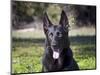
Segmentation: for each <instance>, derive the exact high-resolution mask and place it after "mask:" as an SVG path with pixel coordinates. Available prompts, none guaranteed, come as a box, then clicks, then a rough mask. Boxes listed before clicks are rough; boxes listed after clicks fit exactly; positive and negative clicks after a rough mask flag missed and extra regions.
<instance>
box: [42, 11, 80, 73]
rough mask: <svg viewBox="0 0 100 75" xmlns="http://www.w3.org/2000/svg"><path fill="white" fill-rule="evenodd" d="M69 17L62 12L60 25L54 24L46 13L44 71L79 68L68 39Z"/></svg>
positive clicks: (44, 24)
mask: <svg viewBox="0 0 100 75" xmlns="http://www.w3.org/2000/svg"><path fill="white" fill-rule="evenodd" d="M68 27H69V23H68V18H67V16H66V14H65V12H64V11H62V13H61V19H60V22H59V25H53V24H52V23H51V22H50V20H49V18H48V16H47V13H46V12H45V13H44V18H43V28H44V33H45V35H46V40H45V52H44V56H43V59H42V65H43V66H42V72H56V71H71V70H79V67H78V65H77V63H76V61H75V60H74V58H73V53H72V50H71V48H70V42H69V39H68Z"/></svg>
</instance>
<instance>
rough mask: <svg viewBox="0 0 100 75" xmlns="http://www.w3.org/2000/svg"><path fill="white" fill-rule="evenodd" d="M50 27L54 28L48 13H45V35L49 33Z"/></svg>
mask: <svg viewBox="0 0 100 75" xmlns="http://www.w3.org/2000/svg"><path fill="white" fill-rule="evenodd" d="M50 26H52V23H51V21H50V20H49V18H48V15H47V13H46V12H45V13H44V17H43V28H44V32H45V33H46V32H47V31H48V27H50Z"/></svg>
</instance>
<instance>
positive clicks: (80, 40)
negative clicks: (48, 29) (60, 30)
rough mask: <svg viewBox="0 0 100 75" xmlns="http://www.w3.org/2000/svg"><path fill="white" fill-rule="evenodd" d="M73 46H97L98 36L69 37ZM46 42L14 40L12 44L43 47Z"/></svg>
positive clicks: (41, 39)
mask: <svg viewBox="0 0 100 75" xmlns="http://www.w3.org/2000/svg"><path fill="white" fill-rule="evenodd" d="M69 39H70V42H71V45H85V44H86V45H87V44H96V36H72V37H69ZM44 42H45V38H40V39H36V38H35V39H34V38H33V39H29V38H28V39H27V38H12V43H19V45H20V44H21V43H23V44H26V45H25V46H29V45H35V44H36V45H38V46H43V45H44Z"/></svg>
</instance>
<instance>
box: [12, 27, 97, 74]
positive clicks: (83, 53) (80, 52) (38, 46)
mask: <svg viewBox="0 0 100 75" xmlns="http://www.w3.org/2000/svg"><path fill="white" fill-rule="evenodd" d="M86 30H87V31H85V32H82V33H81V31H79V32H80V34H81V35H80V34H76V35H74V36H70V37H69V38H70V42H71V48H72V50H73V54H74V58H75V60H76V61H77V63H78V65H79V67H80V70H88V69H96V45H95V44H96V41H95V40H96V37H95V32H94V30H91V29H90V30H89V31H92V32H89V31H88V29H86ZM85 33H86V35H84V34H85ZM92 33H93V34H92ZM90 34H92V35H90ZM43 51H44V35H43V33H41V31H38V32H17V31H15V32H12V73H28V72H30V73H31V72H41V68H42V66H41V60H42V55H43Z"/></svg>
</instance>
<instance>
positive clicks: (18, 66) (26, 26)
mask: <svg viewBox="0 0 100 75" xmlns="http://www.w3.org/2000/svg"><path fill="white" fill-rule="evenodd" d="M11 7H12V11H11V21H12V25H11V27H12V73H33V72H41V67H42V65H41V60H42V55H43V51H44V40H45V35H44V32H43V27H42V26H43V22H42V18H43V13H44V12H47V14H48V16H49V18H50V20H51V21H52V23H53V24H56V25H57V24H58V23H59V20H60V14H61V11H62V10H64V11H65V12H66V15H67V17H68V20H69V25H70V27H69V38H70V42H71V48H72V50H73V54H74V58H75V59H76V61H77V63H78V65H79V67H80V69H81V70H87V69H96V6H88V5H72V4H54V3H39V2H23V1H12V5H11Z"/></svg>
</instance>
